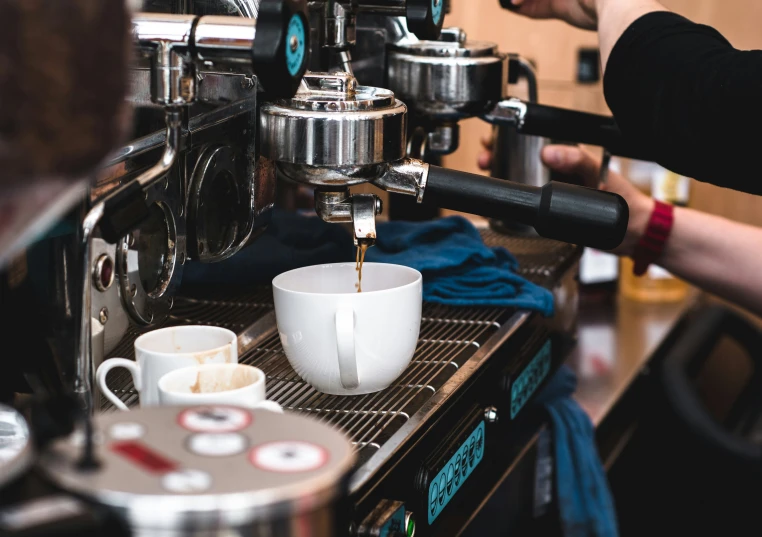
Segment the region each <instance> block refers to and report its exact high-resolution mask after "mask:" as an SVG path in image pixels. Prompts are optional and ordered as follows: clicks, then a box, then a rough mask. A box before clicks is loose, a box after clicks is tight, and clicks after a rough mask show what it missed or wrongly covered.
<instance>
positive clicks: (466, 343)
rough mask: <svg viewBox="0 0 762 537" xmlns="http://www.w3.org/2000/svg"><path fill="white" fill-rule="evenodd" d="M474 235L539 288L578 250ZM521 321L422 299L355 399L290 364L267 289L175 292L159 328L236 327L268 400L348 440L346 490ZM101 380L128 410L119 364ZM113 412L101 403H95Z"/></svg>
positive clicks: (127, 383) (126, 353) (131, 401)
mask: <svg viewBox="0 0 762 537" xmlns="http://www.w3.org/2000/svg"><path fill="white" fill-rule="evenodd" d="M483 235H484V239H485V243H486V244H488V245H489V246H504V247H506V248H507V249H508V250H510V251H511V252H512V253H513V254H514V255H515V256H516V257H517V258H518V260H519V262H520V264H521V272H522V274H523V275H525V276H526V277H527V278H528V279H530V280H532V281H534V282H536V283H539V284H541V285H544V286H548V287H551V286H552V285H554V283H555V282H557V281H558V280H559V279H560V277H561V276H562V275H563V274H564V272H565V271H566V270H568V268H569V267H570V266H572V264H573V263H574V262H575V261H576V259H577V258H578V255H579V252H580V250H579V249H578V248H577V247H575V246H570V245H567V244H562V243H557V242H554V241H549V240H545V239H537V238H518V237H508V236H505V235H501V234H499V233H497V232H494V231H487V230H485V231H484V232H483ZM527 318H528V314H527V313H525V312H517V311H515V310H510V309H502V308H456V307H449V306H441V305H435V304H425V305H424V309H423V319H422V323H421V331H420V339H419V342H418V348H417V350H416V354H415V356H414V358H413V361H412V362H411V364H410V366H409V367H408V368H407V370H406V371H405V372H404V373H403V374H402V376H401V377H400V378H399V379H397V381H395V383H394V384H393V385H392V386H390V387H389V388H387V389H386V390H383V391H381V392H378V393H374V394H368V395H362V396H356V397H342V396H333V395H325V394H321V393H319V392H317V391H316V390H315V389H313V388H312V387H311V386H310V385H308V384H306V383H305V382H304V381H302V380H301V378H300V377H299V376H298V375H297V374H296V372H295V371H294V370H293V369H292V368H291V366H290V365H289V363H288V360H287V359H286V355H285V353H284V352H283V348H282V346H281V343H280V339H279V336H278V333H277V329H276V326H275V314H274V311H273V305H272V291H271V289H270V288H269V287H261V288H257V289H248V290H243V289H224V288H223V289H214V290H210V289H204V290H201V291H199V292H194V293H193V296H185V297H178V298H176V299H175V304H174V307H173V309H172V315H171V317H170V320H169V322H168V324H176V325H177V324H206V325H214V326H224V327H226V328H229V329H231V330H234V331H236V332H237V333H238V334H239V362H241V363H245V364H250V365H254V366H256V367H258V368H260V369H262V370H263V371H264V372H265V373H266V374H267V377H268V382H267V391H268V398H270V399H272V400H275V401H277V402H278V403H280V404H281V405H282V406H283V407H284V408H286V409H288V410H290V411H294V412H300V413H306V414H310V415H312V416H314V417H316V418H318V419H319V420H321V421H324V422H327V423H330V424H333V425H335V426H337V427H339V428H340V429H342V430H343V431H344V432H345V433H346V434H347V435H349V436H350V438H351V439H352V442H353V443H354V445H355V447H356V449H357V452H358V472H357V473H356V475H355V479H354V480H353V484H352V486H353V489H354V488H356V487H359V486H360V485H361V484H362V483H363V482H364V481H365V480H366V479H367V478H369V477H370V476H371V475H372V474H373V472H374V470H375V469H376V468H377V467H378V465H379V464H380V463H381V462H383V460H384V459H386V458H387V457H390V456H392V455H393V454H394V452H395V451H396V450H397V448H398V447H399V446H400V445H402V443H404V441H405V438H407V437H408V436H410V435H412V434H413V433H414V432H415V431H416V430H417V429H418V428H419V427H420V426H421V425H423V424H424V423H425V422H426V420H427V419H428V417H429V416H431V415H433V414H434V413H435V412H436V409H437V408H438V407H439V406H440V405H441V404H442V402H444V400H445V399H446V398H447V397H449V395H451V394H452V393H453V392H454V391H455V390H456V389H457V387H458V386H459V385H460V384H461V383H463V382H464V381H465V380H467V379H468V377H469V376H470V374H471V373H472V372H473V371H475V370H476V369H478V367H479V364H480V363H482V362H483V361H485V360H487V359H488V358H489V357H490V356H491V355H492V353H493V352H494V351H495V349H497V348H498V347H499V346H500V345H501V344H502V343H504V342H505V341H506V340H507V338H508V337H509V336H510V334H511V333H513V332H514V331H515V330H516V329H518V327H519V326H520V325H521V324H522V323H523V322H524V321H525V320H526V319H527ZM138 334H139V332H137V331H135V332H132V333H129V334H127V336H125V338H124V340H123V341H122V342H121V343H120V344H119V346H118V347H117V348H116V349H115V350H114V352H113V353H112V355H113V356H122V357H127V358H131V357H133V356H134V352H133V348H132V345H133V341H134V339H135V338H136V337H137V335H138ZM107 382H108V384H109V386H110V387H111V388H112V390H113V391H114V393H116V394H118V395H120V397H121V399H122V400H123V401H124V402H125V403H126V404H127V405H128V406H130V405H135V404H137V400H138V398H137V393H136V392H135V390H134V388H133V387H132V381H131V378H130V376H129V374H128V373H127V372H126V371H125V370H123V369H117V370H114V371H112V372H111V373H110V374H109V376H108V378H107ZM112 408H113V407H112V406H111V404H110V403H108V402H105V403H104V404H103V407H102V409H103V410H110V409H112Z"/></svg>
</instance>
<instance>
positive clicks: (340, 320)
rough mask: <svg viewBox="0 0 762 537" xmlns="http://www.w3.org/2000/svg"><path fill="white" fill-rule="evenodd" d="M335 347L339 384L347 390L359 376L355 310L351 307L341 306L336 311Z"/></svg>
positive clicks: (358, 380) (356, 381)
mask: <svg viewBox="0 0 762 537" xmlns="http://www.w3.org/2000/svg"><path fill="white" fill-rule="evenodd" d="M336 347H337V350H338V355H339V376H340V378H341V385H342V386H343V387H344V388H345V389H347V390H352V389H354V388H357V387H358V386H359V385H360V377H359V375H358V374H357V356H356V355H355V312H354V310H353V309H352V308H351V307H348V306H345V307H341V308H339V310H338V311H337V312H336Z"/></svg>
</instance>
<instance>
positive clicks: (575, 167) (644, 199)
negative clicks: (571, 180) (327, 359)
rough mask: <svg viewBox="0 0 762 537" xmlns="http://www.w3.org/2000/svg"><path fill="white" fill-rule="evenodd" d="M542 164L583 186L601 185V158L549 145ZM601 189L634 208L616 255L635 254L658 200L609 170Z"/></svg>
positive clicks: (545, 150)
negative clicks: (655, 200) (572, 176)
mask: <svg viewBox="0 0 762 537" xmlns="http://www.w3.org/2000/svg"><path fill="white" fill-rule="evenodd" d="M542 161H543V162H544V163H545V165H546V166H547V167H548V168H550V169H551V170H554V171H556V172H559V173H563V174H568V175H574V176H577V177H579V178H580V180H581V181H580V182H581V183H582V184H585V185H595V184H598V182H599V178H600V171H601V161H600V159H597V158H595V157H593V156H592V155H591V154H590V153H588V152H587V151H584V150H582V149H580V148H578V147H574V146H565V145H549V146H547V147H545V148H543V150H542ZM599 188H600V189H601V190H606V191H609V192H614V193H615V194H619V195H620V196H622V197H623V198H624V199H625V201H626V202H627V205H628V206H629V207H630V221H629V224H628V225H627V234H626V235H625V238H624V241H623V242H622V244H621V245H620V246H619V247H618V248H616V249H615V250H612V253H614V254H617V255H621V256H632V255H633V253H634V252H635V246H637V244H638V242H640V239H641V237H642V236H643V234H644V233H645V232H646V228H647V227H648V221H649V220H650V219H651V213H652V212H653V210H654V200H653V199H652V198H650V197H649V196H647V195H645V194H643V193H642V192H641V191H640V190H638V189H637V188H636V187H635V185H633V184H632V183H630V181H628V180H627V179H626V178H625V177H623V176H622V175H620V174H618V173H616V172H615V171H613V170H609V172H608V177H607V180H606V183H605V184H601V185H599Z"/></svg>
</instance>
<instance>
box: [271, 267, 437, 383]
mask: <svg viewBox="0 0 762 537" xmlns="http://www.w3.org/2000/svg"><path fill="white" fill-rule="evenodd" d="M422 282H423V278H422V277H421V273H420V272H418V271H417V270H414V269H411V268H409V267H403V266H399V265H387V264H380V263H365V264H364V265H363V274H362V293H358V292H357V289H356V287H355V284H356V283H357V271H356V270H355V264H354V263H341V264H335V265H319V266H314V267H306V268H300V269H296V270H292V271H290V272H285V273H283V274H281V275H280V276H277V277H276V278H275V279H274V280H273V298H274V300H275V315H276V318H277V322H278V332H279V333H280V340H281V343H282V344H283V349H284V350H285V352H286V356H287V358H288V361H289V363H290V364H291V367H293V368H294V370H295V371H296V372H297V373H298V374H299V376H301V377H302V378H303V379H304V380H305V381H306V382H308V383H309V384H311V385H312V386H313V387H314V388H315V389H317V390H318V391H321V392H323V393H328V394H333V395H360V394H366V393H373V392H377V391H379V390H383V389H384V388H386V387H387V386H389V385H390V384H391V383H392V382H394V381H395V380H396V379H397V377H399V376H400V375H401V374H402V373H403V372H404V371H405V368H407V366H408V364H409V363H410V360H411V359H412V358H413V354H415V348H416V345H417V343H418V333H419V331H420V328H421V308H422V306H423V283H422Z"/></svg>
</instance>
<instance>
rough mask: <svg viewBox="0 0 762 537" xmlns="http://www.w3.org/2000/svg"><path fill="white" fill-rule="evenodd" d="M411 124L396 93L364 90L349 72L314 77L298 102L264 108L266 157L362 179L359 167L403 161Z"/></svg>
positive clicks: (306, 83) (262, 123) (262, 130)
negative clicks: (342, 171) (348, 170)
mask: <svg viewBox="0 0 762 537" xmlns="http://www.w3.org/2000/svg"><path fill="white" fill-rule="evenodd" d="M406 126H407V107H406V106H405V105H404V104H403V103H402V102H400V101H398V100H397V99H396V98H395V95H394V93H393V92H391V91H389V90H386V89H382V88H373V87H366V86H360V85H358V84H357V81H356V80H355V78H353V77H352V76H351V75H349V74H347V73H333V74H326V73H310V74H307V75H306V76H305V77H304V79H303V82H302V87H301V88H300V89H299V91H298V92H297V94H296V95H295V96H294V97H293V98H292V99H286V100H281V101H278V102H275V103H268V104H265V105H263V106H262V108H261V113H260V137H261V141H262V155H263V156H265V157H266V158H269V159H271V160H273V161H275V162H277V163H279V164H290V165H304V166H310V167H319V168H332V169H334V170H335V169H337V168H352V169H353V171H352V173H351V174H348V175H352V174H354V175H357V173H356V172H357V168H358V167H365V166H372V165H375V164H381V163H386V162H393V161H396V160H399V159H401V158H403V157H404V156H405V139H406ZM312 172H313V173H308V174H307V175H314V170H313V171H312ZM359 175H362V174H359ZM361 182H362V181H361Z"/></svg>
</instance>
